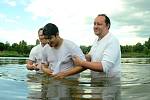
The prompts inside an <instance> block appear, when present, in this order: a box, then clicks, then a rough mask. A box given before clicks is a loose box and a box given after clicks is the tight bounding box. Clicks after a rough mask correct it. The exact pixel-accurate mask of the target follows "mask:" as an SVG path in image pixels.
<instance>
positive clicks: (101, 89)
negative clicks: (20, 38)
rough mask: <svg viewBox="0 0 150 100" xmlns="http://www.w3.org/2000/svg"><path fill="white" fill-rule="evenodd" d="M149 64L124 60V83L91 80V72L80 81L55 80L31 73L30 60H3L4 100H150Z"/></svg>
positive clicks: (0, 96) (0, 94) (0, 78)
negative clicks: (29, 69)
mask: <svg viewBox="0 0 150 100" xmlns="http://www.w3.org/2000/svg"><path fill="white" fill-rule="evenodd" d="M149 61H150V58H145V59H144V58H135V59H134V58H123V59H122V78H121V81H120V79H109V78H101V79H95V80H91V79H90V71H89V70H87V71H84V72H82V73H81V78H80V79H79V80H73V79H63V80H54V79H52V78H48V77H47V76H46V75H41V74H37V73H36V72H34V71H28V70H27V69H26V67H25V62H26V58H18V57H11V58H9V57H5V58H3V57H0V84H1V86H0V90H1V91H0V100H149V99H150V96H149V93H150V90H149V88H150V77H149V76H150V73H149V70H150V62H149ZM14 62H15V63H14ZM20 62H22V63H20ZM6 94H7V95H6Z"/></svg>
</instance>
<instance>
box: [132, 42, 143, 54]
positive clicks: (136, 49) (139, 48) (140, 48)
mask: <svg viewBox="0 0 150 100" xmlns="http://www.w3.org/2000/svg"><path fill="white" fill-rule="evenodd" d="M143 50H144V46H143V45H142V44H141V43H139V42H138V43H137V44H136V45H135V46H133V51H134V52H138V53H140V52H143Z"/></svg>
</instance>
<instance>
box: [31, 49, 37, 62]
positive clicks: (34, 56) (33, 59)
mask: <svg viewBox="0 0 150 100" xmlns="http://www.w3.org/2000/svg"><path fill="white" fill-rule="evenodd" d="M29 60H32V61H34V62H36V53H35V52H34V48H33V49H31V51H30V54H29Z"/></svg>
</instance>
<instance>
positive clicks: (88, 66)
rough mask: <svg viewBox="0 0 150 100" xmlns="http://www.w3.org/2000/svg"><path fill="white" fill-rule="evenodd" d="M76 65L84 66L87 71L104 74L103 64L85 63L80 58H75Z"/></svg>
mask: <svg viewBox="0 0 150 100" xmlns="http://www.w3.org/2000/svg"><path fill="white" fill-rule="evenodd" d="M73 61H74V63H75V64H76V65H79V66H82V67H84V68H86V69H90V70H93V71H98V72H102V71H103V66H102V63H101V62H90V61H84V60H81V59H80V58H79V57H77V56H75V57H74V59H73Z"/></svg>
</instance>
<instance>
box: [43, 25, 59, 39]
mask: <svg viewBox="0 0 150 100" xmlns="http://www.w3.org/2000/svg"><path fill="white" fill-rule="evenodd" d="M43 34H44V35H47V36H48V37H49V36H51V35H55V36H56V35H58V34H59V30H58V27H57V26H56V25H55V24H52V23H48V24H46V25H45V26H44V28H43Z"/></svg>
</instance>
